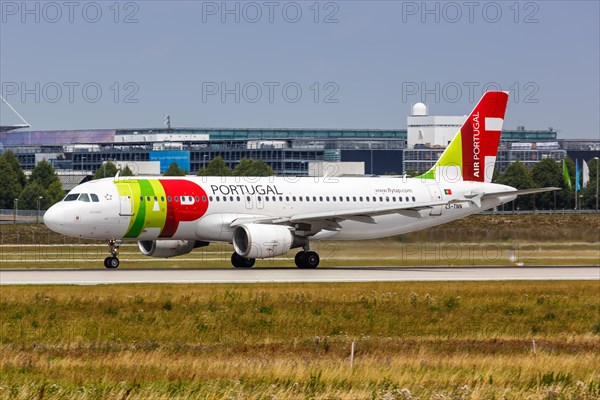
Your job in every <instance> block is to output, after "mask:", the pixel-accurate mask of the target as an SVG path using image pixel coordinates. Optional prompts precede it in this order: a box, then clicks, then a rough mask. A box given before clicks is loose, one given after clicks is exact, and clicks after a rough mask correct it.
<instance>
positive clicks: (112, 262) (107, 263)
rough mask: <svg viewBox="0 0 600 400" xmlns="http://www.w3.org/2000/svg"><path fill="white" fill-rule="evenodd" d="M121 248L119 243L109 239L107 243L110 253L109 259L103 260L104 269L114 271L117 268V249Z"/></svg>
mask: <svg viewBox="0 0 600 400" xmlns="http://www.w3.org/2000/svg"><path fill="white" fill-rule="evenodd" d="M120 246H121V241H120V240H116V239H110V240H109V241H108V251H109V252H110V257H106V258H105V259H104V267H105V268H109V269H115V268H118V267H119V258H118V255H119V247H120Z"/></svg>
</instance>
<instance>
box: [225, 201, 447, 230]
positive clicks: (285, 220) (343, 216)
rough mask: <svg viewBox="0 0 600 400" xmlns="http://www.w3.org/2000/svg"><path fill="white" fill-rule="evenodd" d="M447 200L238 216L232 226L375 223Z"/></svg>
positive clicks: (439, 204) (410, 214) (417, 214)
mask: <svg viewBox="0 0 600 400" xmlns="http://www.w3.org/2000/svg"><path fill="white" fill-rule="evenodd" d="M447 203H448V202H447V201H435V202H433V201H432V202H423V203H415V204H406V205H397V204H396V205H392V206H377V207H366V208H361V209H354V210H340V211H324V212H317V213H306V214H293V215H289V216H284V217H256V218H238V219H236V220H234V221H233V222H232V223H231V224H230V226H231V227H232V228H233V227H236V226H238V225H242V224H248V223H254V224H297V223H314V222H318V221H323V222H329V221H336V222H339V221H342V220H352V221H358V222H364V223H369V224H374V223H375V220H374V219H373V217H375V216H378V215H386V214H403V215H406V216H410V217H415V218H420V217H421V215H420V213H419V211H423V210H427V209H430V208H432V207H435V206H443V205H446V204H447Z"/></svg>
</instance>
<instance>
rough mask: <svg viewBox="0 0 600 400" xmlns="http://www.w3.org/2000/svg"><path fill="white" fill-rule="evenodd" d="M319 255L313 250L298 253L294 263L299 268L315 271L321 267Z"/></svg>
mask: <svg viewBox="0 0 600 400" xmlns="http://www.w3.org/2000/svg"><path fill="white" fill-rule="evenodd" d="M319 261H320V260H319V255H318V254H317V253H316V252H314V251H311V250H302V251H299V252H298V253H296V257H294V262H295V263H296V266H297V267H298V268H302V269H314V268H317V267H318V266H319Z"/></svg>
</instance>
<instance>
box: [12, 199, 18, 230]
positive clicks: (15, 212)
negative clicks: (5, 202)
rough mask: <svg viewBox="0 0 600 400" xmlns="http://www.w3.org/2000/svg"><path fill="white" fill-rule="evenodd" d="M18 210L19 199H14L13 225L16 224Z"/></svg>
mask: <svg viewBox="0 0 600 400" xmlns="http://www.w3.org/2000/svg"><path fill="white" fill-rule="evenodd" d="M18 208H19V199H18V198H17V199H15V206H14V208H13V225H14V224H16V223H17V209H18Z"/></svg>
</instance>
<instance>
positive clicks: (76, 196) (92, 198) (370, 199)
mask: <svg viewBox="0 0 600 400" xmlns="http://www.w3.org/2000/svg"><path fill="white" fill-rule="evenodd" d="M256 199H257V201H259V202H262V201H265V202H273V203H275V202H277V201H279V202H283V201H285V202H290V201H292V202H296V201H299V202H305V203H311V202H312V203H317V202H321V203H323V202H339V203H356V202H359V203H377V202H378V200H379V203H390V202H392V203H402V202H403V201H406V202H410V201H411V200H412V201H413V202H416V201H417V199H416V198H415V196H412V197H409V196H405V197H404V198H402V197H401V196H398V197H396V196H392V197H389V196H385V197H384V196H352V197H350V196H345V197H344V196H257V197H256ZM76 200H77V201H83V202H88V203H89V202H94V203H98V202H99V199H98V196H97V195H96V194H94V193H90V194H88V193H70V194H68V195H67V196H66V197H65V199H64V201H76ZM200 200H202V202H203V203H206V200H207V198H206V196H202V199H200V197H199V196H195V197H193V196H181V197H180V196H174V197H173V198H172V197H171V196H167V202H169V203H170V202H172V201H174V202H175V203H179V202H180V201H181V203H188V204H193V203H194V202H196V203H198V202H200ZM144 201H146V202H150V201H155V202H156V201H159V197H158V196H140V202H144ZM160 201H161V202H164V201H165V197H164V196H160ZM208 201H217V202H220V201H223V202H227V201H229V202H234V201H237V202H240V201H242V198H241V197H240V196H235V197H234V196H229V197H228V196H214V197H213V196H209V197H208ZM246 201H248V202H251V201H252V197H250V196H247V197H246Z"/></svg>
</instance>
